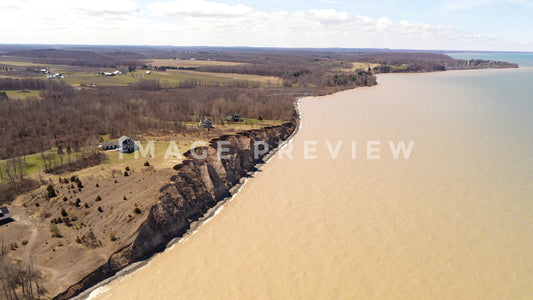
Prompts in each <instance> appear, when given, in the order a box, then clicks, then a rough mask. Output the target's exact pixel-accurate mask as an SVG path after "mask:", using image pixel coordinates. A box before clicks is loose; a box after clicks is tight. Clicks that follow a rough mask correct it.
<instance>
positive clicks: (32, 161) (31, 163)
mask: <svg viewBox="0 0 533 300" xmlns="http://www.w3.org/2000/svg"><path fill="white" fill-rule="evenodd" d="M45 155H46V156H52V157H53V158H57V154H56V153H55V149H52V150H49V151H47V152H46V154H45ZM80 155H81V154H78V153H73V154H71V161H75V160H76V159H77V158H78V157H79V156H80ZM25 159H26V167H25V168H24V176H29V177H35V176H36V175H37V174H38V173H39V172H44V162H43V159H42V156H41V153H36V154H30V155H27V156H26V157H25ZM63 162H64V163H68V155H67V154H65V155H64V157H63ZM5 165H6V161H0V168H1V169H2V170H4V169H5ZM3 173H4V176H6V174H5V171H3Z"/></svg>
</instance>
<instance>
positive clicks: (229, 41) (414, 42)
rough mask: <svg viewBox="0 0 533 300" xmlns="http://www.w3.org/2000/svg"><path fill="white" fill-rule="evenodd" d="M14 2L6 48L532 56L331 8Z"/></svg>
mask: <svg viewBox="0 0 533 300" xmlns="http://www.w3.org/2000/svg"><path fill="white" fill-rule="evenodd" d="M106 1H107V2H113V3H110V4H109V5H108V4H106ZM510 1H524V0H510ZM10 3H14V4H15V5H12V6H10V7H12V8H11V9H10V12H9V13H6V14H3V15H2V18H3V19H2V21H3V24H4V25H3V26H1V27H0V36H2V42H5V43H46V44H56V43H58V44H69V43H74V44H137V45H138V44H145V45H181V46H198V45H208V46H265V47H344V48H406V49H468V50H533V46H532V45H531V43H529V44H527V43H520V44H518V43H516V44H513V43H510V42H507V43H504V42H502V41H500V40H498V39H496V38H494V37H491V36H483V35H479V34H477V33H475V32H474V33H473V32H465V31H461V30H458V29H456V28H452V27H443V26H436V25H432V24H425V23H411V22H408V21H405V20H402V21H399V22H396V21H394V20H391V19H389V18H386V17H383V18H379V19H377V20H375V19H372V18H370V17H367V16H360V15H354V14H350V13H348V12H345V11H339V10H334V9H320V10H318V9H312V10H302V11H295V12H289V11H273V12H266V11H257V10H253V9H252V8H250V7H247V6H243V5H227V4H223V3H216V2H208V1H204V0H201V1H195V2H194V3H193V2H191V1H170V2H169V1H167V2H156V3H153V4H152V5H149V6H148V11H141V10H140V9H139V7H137V5H136V4H135V3H134V2H132V1H131V0H117V1H108V0H96V1H93V2H88V1H81V0H76V1H73V0H50V1H40V0H27V1H25V2H20V1H19V2H15V1H13V2H10ZM180 3H181V4H184V5H181V6H180V5H179V4H180ZM17 7H18V8H17ZM3 11H4V10H0V13H1V12H3ZM154 16H158V17H157V18H154Z"/></svg>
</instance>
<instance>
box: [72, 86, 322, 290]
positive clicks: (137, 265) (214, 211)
mask: <svg viewBox="0 0 533 300" xmlns="http://www.w3.org/2000/svg"><path fill="white" fill-rule="evenodd" d="M307 97H312V96H306V97H303V98H307ZM303 98H298V99H296V100H295V101H294V108H295V112H296V116H295V118H294V119H295V120H296V126H295V129H294V131H293V132H292V133H291V134H290V136H289V137H288V138H287V139H286V140H284V141H283V142H282V143H281V144H279V145H278V147H276V148H275V149H272V150H271V151H269V152H268V153H267V154H265V156H264V157H263V158H262V160H263V162H262V163H259V164H257V165H256V166H255V168H256V170H254V171H250V172H247V173H246V175H245V176H243V177H242V178H241V179H240V180H239V183H238V184H236V185H235V186H233V187H232V188H231V189H230V194H231V196H230V197H226V198H224V199H223V200H221V201H219V202H218V203H217V204H216V205H215V206H213V207H211V208H210V209H209V210H208V211H207V212H206V213H205V214H204V215H203V216H202V217H200V218H199V219H198V220H196V221H193V222H192V223H191V224H190V227H189V229H187V231H186V232H185V233H184V234H183V235H181V236H178V237H175V238H174V239H172V240H171V241H170V242H168V244H166V245H165V246H164V248H163V249H161V250H156V251H155V252H154V253H153V254H152V255H150V256H149V257H147V258H146V259H144V260H142V261H138V262H134V263H132V264H131V265H129V266H126V267H125V268H124V269H122V270H120V271H118V272H117V273H116V274H115V275H113V276H111V277H109V278H106V279H104V280H102V281H101V282H99V283H98V284H96V285H94V286H92V287H90V288H88V289H86V290H84V291H82V292H81V293H80V294H78V295H76V296H74V297H72V298H71V299H74V300H84V299H87V300H88V299H95V298H96V297H97V296H98V295H99V294H101V293H103V292H105V291H107V290H108V288H107V285H108V284H110V283H111V282H113V281H115V280H122V279H124V278H126V277H127V276H128V275H130V274H132V273H134V272H135V271H137V270H140V269H142V268H144V267H145V266H146V265H147V264H149V263H150V262H151V261H152V259H153V258H155V257H156V256H157V255H160V254H163V253H164V252H165V251H167V250H170V249H172V248H174V247H175V246H177V245H179V244H181V243H185V242H186V241H187V240H188V239H189V238H190V237H192V236H193V235H194V234H196V233H197V232H198V231H199V230H200V229H201V228H202V226H203V225H204V224H206V223H208V222H209V221H211V219H212V218H213V217H215V216H216V215H218V214H219V213H220V212H222V211H223V210H224V208H225V206H226V204H227V203H229V202H231V201H232V200H233V199H234V197H235V196H237V195H238V193H239V192H240V190H241V189H242V187H243V186H244V185H245V184H246V183H247V182H248V179H249V178H250V177H253V175H255V174H256V173H258V172H261V168H262V166H264V165H266V164H267V163H268V162H269V161H270V160H271V159H272V158H273V157H274V155H275V154H276V153H278V151H280V150H282V149H283V148H284V147H286V146H287V145H288V144H290V143H291V142H292V140H293V139H294V137H295V136H296V134H298V132H299V131H300V130H301V126H302V120H301V116H300V101H301V100H302V99H303Z"/></svg>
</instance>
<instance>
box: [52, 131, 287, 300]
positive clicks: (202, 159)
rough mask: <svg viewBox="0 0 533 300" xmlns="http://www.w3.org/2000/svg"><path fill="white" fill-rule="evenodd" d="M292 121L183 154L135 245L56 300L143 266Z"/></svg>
mask: <svg viewBox="0 0 533 300" xmlns="http://www.w3.org/2000/svg"><path fill="white" fill-rule="evenodd" d="M295 128H296V121H293V122H290V123H286V124H283V125H280V126H275V127H267V128H263V129H259V130H249V131H246V132H242V133H239V134H236V135H227V136H221V137H220V138H218V139H214V140H211V141H210V144H209V146H206V147H199V148H196V149H194V150H192V151H194V152H191V151H189V152H187V153H185V155H184V156H185V160H184V162H183V163H181V164H179V165H177V166H175V167H174V169H175V170H176V173H177V174H176V175H174V176H173V177H172V178H171V180H172V183H170V184H167V185H165V186H163V187H162V188H161V189H160V193H161V195H160V199H159V200H160V201H159V203H157V204H155V205H154V206H152V207H151V208H150V213H149V215H148V217H147V219H146V221H145V222H144V223H143V224H142V225H141V226H140V228H139V233H138V235H137V237H136V238H135V240H134V241H133V243H131V244H130V245H128V246H126V247H125V248H123V249H121V250H119V251H117V252H115V253H114V254H113V255H112V256H111V257H110V258H109V260H108V261H107V263H106V264H104V265H102V266H101V267H99V268H98V269H97V270H95V271H93V272H92V273H91V274H89V275H87V276H86V277H85V278H84V279H83V280H81V281H80V282H78V283H76V284H75V285H73V286H71V287H70V288H69V289H67V290H66V291H65V292H63V293H61V294H59V295H58V296H56V297H55V298H54V299H68V298H70V297H73V296H76V295H78V294H79V293H80V292H82V291H83V290H85V289H87V288H89V287H91V286H93V285H95V284H97V283H98V282H100V281H102V280H104V279H106V278H108V277H111V276H113V275H114V274H115V273H116V272H118V271H119V270H121V269H123V268H124V267H126V266H128V265H129V264H131V263H133V262H135V261H139V260H142V259H144V258H146V257H148V256H150V255H151V254H153V253H154V252H155V251H157V250H159V249H161V248H162V247H164V246H165V245H166V244H168V242H170V241H171V240H172V239H174V238H176V237H178V236H180V235H182V234H183V233H185V232H186V231H187V230H188V229H189V228H190V225H191V223H192V222H193V221H195V220H197V219H198V218H200V217H202V216H203V215H204V214H205V213H206V212H207V211H208V210H209V209H210V208H212V207H214V206H215V205H216V204H217V203H218V202H219V201H221V200H223V199H224V198H226V197H228V196H230V195H231V193H230V190H231V188H233V187H235V186H236V185H237V184H239V183H240V179H241V178H243V177H244V176H246V174H247V173H248V172H250V171H254V170H255V165H256V164H258V163H260V162H262V160H263V158H264V157H265V156H266V155H268V153H267V152H266V151H264V150H265V147H266V149H268V150H270V152H271V151H273V150H275V149H277V148H278V146H279V144H280V143H281V142H283V141H285V140H287V139H288V138H289V137H290V136H291V134H292V133H293V132H294V131H295Z"/></svg>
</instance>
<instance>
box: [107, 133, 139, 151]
mask: <svg viewBox="0 0 533 300" xmlns="http://www.w3.org/2000/svg"><path fill="white" fill-rule="evenodd" d="M100 148H101V149H102V150H118V151H119V152H122V153H133V152H135V150H137V148H138V147H137V145H136V144H135V141H133V140H132V139H131V138H129V137H127V136H125V135H123V136H121V137H119V138H118V140H116V141H111V142H105V143H102V144H101V145H100Z"/></svg>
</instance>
